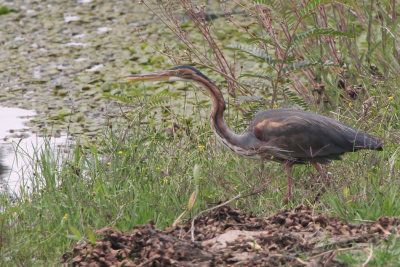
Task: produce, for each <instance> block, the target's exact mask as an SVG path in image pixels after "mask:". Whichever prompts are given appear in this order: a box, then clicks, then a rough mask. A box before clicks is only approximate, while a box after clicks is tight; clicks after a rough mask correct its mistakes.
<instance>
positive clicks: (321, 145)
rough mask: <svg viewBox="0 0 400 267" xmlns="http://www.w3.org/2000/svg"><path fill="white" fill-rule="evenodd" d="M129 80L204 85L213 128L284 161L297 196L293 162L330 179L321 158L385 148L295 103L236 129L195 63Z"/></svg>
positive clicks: (245, 151)
mask: <svg viewBox="0 0 400 267" xmlns="http://www.w3.org/2000/svg"><path fill="white" fill-rule="evenodd" d="M125 79H127V80H130V81H145V80H154V81H156V80H157V81H192V82H196V83H198V84H200V85H201V86H203V87H204V88H205V89H206V90H207V91H208V93H209V96H210V97H211V99H212V100H213V108H212V112H211V115H210V120H211V128H212V130H213V131H214V133H215V135H216V136H217V138H218V139H219V140H220V141H221V142H222V144H224V146H226V147H227V148H229V149H230V150H232V151H233V152H235V153H236V154H239V155H241V156H244V157H248V158H257V159H265V160H273V161H277V162H281V163H283V166H284V169H285V170H286V176H287V191H286V197H285V198H286V199H291V198H292V176H291V173H292V167H293V165H294V164H302V163H306V162H310V163H311V164H312V166H314V168H315V169H316V170H317V171H318V173H319V174H320V175H321V176H322V177H323V178H324V180H325V182H326V183H327V184H328V183H329V181H328V177H327V174H326V173H325V172H324V171H323V170H322V168H321V166H320V165H319V164H320V163H321V164H326V163H328V162H329V161H331V160H340V159H341V158H340V156H341V155H343V154H344V153H346V152H354V151H357V150H360V149H374V150H382V142H381V140H379V139H378V138H376V137H374V136H371V135H369V134H366V133H363V132H361V131H359V130H356V129H354V128H352V127H350V126H348V125H346V124H344V123H341V122H339V121H336V120H334V119H331V118H328V117H325V116H321V115H318V114H315V113H312V112H308V111H302V110H294V109H272V110H264V111H260V112H258V113H257V114H256V115H255V117H254V119H253V120H252V122H251V123H250V127H249V129H248V130H247V132H245V133H244V134H236V133H234V132H233V131H232V130H230V129H229V128H228V126H227V125H226V124H225V121H224V111H225V108H226V106H225V101H224V97H223V95H222V93H221V91H220V90H219V89H218V87H217V86H216V85H215V84H214V83H213V82H212V81H211V80H210V79H209V78H208V77H207V76H205V75H204V74H203V73H201V72H200V71H199V70H198V69H196V68H194V67H192V66H178V67H174V68H170V69H167V70H161V71H156V72H151V73H146V74H135V75H130V76H126V77H125Z"/></svg>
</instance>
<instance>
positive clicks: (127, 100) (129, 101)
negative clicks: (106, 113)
mask: <svg viewBox="0 0 400 267" xmlns="http://www.w3.org/2000/svg"><path fill="white" fill-rule="evenodd" d="M103 96H104V97H106V98H112V99H115V100H117V101H120V102H122V103H125V104H132V99H131V98H129V97H126V96H122V95H112V94H110V93H103Z"/></svg>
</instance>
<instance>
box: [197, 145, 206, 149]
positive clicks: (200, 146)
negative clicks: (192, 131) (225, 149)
mask: <svg viewBox="0 0 400 267" xmlns="http://www.w3.org/2000/svg"><path fill="white" fill-rule="evenodd" d="M197 147H198V148H199V149H204V148H205V146H202V145H198V146H197Z"/></svg>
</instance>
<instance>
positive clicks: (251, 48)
mask: <svg viewBox="0 0 400 267" xmlns="http://www.w3.org/2000/svg"><path fill="white" fill-rule="evenodd" d="M231 48H232V49H235V50H238V51H241V52H245V53H247V54H249V55H251V56H253V57H256V58H258V59H261V60H262V61H265V62H267V63H269V64H271V65H274V64H275V63H276V62H279V61H278V60H275V59H273V58H272V57H271V56H270V55H268V54H267V53H265V51H264V50H262V49H261V48H259V47H257V46H255V45H243V44H236V46H234V47H231Z"/></svg>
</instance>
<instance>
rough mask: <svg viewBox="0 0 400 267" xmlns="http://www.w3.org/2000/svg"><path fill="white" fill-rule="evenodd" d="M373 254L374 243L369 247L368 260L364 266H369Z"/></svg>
mask: <svg viewBox="0 0 400 267" xmlns="http://www.w3.org/2000/svg"><path fill="white" fill-rule="evenodd" d="M373 255H374V245H371V247H370V249H369V255H368V258H367V260H366V261H365V262H364V263H363V264H362V265H361V266H362V267H365V266H367V264H368V262H370V261H371V259H372V256H373Z"/></svg>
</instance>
